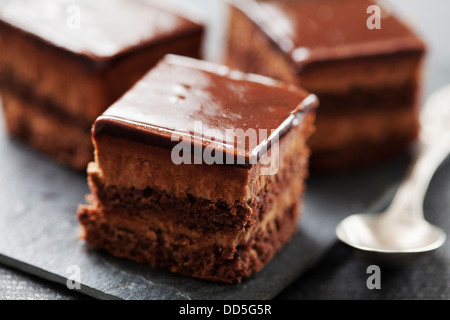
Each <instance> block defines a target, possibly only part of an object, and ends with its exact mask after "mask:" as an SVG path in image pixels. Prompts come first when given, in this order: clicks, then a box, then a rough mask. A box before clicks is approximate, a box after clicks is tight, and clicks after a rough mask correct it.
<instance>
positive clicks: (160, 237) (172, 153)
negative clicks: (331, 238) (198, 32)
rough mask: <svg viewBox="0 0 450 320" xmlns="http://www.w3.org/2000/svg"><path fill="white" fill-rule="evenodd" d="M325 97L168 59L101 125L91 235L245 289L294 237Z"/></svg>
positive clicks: (123, 251)
mask: <svg viewBox="0 0 450 320" xmlns="http://www.w3.org/2000/svg"><path fill="white" fill-rule="evenodd" d="M316 106H317V99H316V98H315V96H314V95H309V94H308V93H307V92H306V91H304V90H302V89H300V88H298V87H295V86H293V85H289V84H284V83H281V82H278V81H275V80H272V79H269V78H266V77H262V76H257V75H250V74H244V73H241V72H238V71H233V70H230V69H228V68H227V67H225V66H218V65H214V64H211V63H208V62H204V61H199V60H195V59H190V58H186V57H180V56H173V55H169V56H166V58H164V59H163V60H162V61H161V62H160V63H159V64H158V65H157V66H156V67H155V68H154V69H152V71H150V72H149V73H148V74H147V75H145V76H144V78H143V79H141V80H140V81H139V82H138V83H137V84H136V85H135V86H134V87H133V88H132V89H131V90H130V91H129V92H128V93H126V94H125V95H124V96H123V97H122V98H121V99H119V100H118V101H117V102H116V103H115V104H113V105H112V106H111V107H110V108H108V109H107V110H106V111H105V113H104V114H103V115H102V116H100V117H99V118H98V119H97V120H96V122H95V125H94V129H93V141H94V145H95V155H96V157H95V162H92V163H90V165H89V167H88V180H89V185H90V188H91V191H92V194H91V195H90V196H88V201H89V204H88V205H81V206H80V208H79V211H78V217H79V220H80V222H81V225H82V227H83V230H84V238H85V239H86V241H87V242H88V243H89V244H90V245H92V246H93V247H95V248H100V249H105V250H107V251H109V252H110V253H112V254H113V255H115V256H117V257H124V258H128V259H131V260H134V261H137V262H142V263H147V264H149V265H150V266H153V267H163V268H168V269H170V270H171V271H172V272H176V273H181V274H185V275H189V276H193V277H197V278H202V279H209V280H213V281H223V282H229V283H234V282H240V281H241V280H242V279H243V278H246V277H249V276H250V275H252V274H253V273H255V272H257V271H258V270H260V269H261V268H262V267H263V266H264V265H265V264H266V263H267V262H268V261H269V260H270V259H271V258H272V257H273V256H274V255H275V253H276V252H277V251H278V250H280V248H281V247H282V246H283V244H284V243H285V242H287V241H288V240H289V239H290V238H291V236H292V235H293V234H294V232H295V231H296V225H297V220H298V217H299V213H300V207H301V196H302V194H303V191H304V188H305V184H304V179H305V177H306V175H307V164H308V156H309V149H308V147H307V139H308V137H309V136H310V134H311V133H312V130H313V121H314V118H315V107H316Z"/></svg>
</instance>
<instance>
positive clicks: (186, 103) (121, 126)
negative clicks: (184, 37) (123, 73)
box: [93, 55, 317, 164]
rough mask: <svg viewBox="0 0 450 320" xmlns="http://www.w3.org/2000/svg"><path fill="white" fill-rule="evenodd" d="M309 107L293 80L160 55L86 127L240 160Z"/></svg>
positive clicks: (311, 100)
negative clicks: (189, 146) (213, 150)
mask: <svg viewBox="0 0 450 320" xmlns="http://www.w3.org/2000/svg"><path fill="white" fill-rule="evenodd" d="M316 106H317V99H316V97H315V96H314V95H309V94H308V93H307V92H305V91H304V90H302V89H300V88H298V87H295V86H293V85H289V84H285V83H281V82H278V81H275V80H273V79H270V78H266V77H262V76H258V75H251V74H244V73H241V72H238V71H234V70H230V69H228V68H227V67H225V66H219V65H215V64H212V63H208V62H205V61H200V60H195V59H191V58H185V57H180V56H174V55H167V56H166V57H165V58H164V59H163V60H162V61H161V62H160V63H159V64H158V65H157V66H156V67H155V68H154V69H153V70H151V71H150V72H149V73H148V74H147V75H146V76H144V78H143V79H141V80H140V81H139V82H138V83H137V84H136V85H135V86H134V87H133V88H132V89H131V90H130V91H129V92H128V93H126V94H125V95H124V96H123V97H122V98H121V99H120V100H119V101H117V102H116V103H115V104H113V105H112V106H111V107H110V108H109V109H108V110H106V111H105V113H104V114H103V115H102V116H100V117H99V118H98V119H97V121H96V122H95V124H94V129H93V131H94V137H96V136H98V135H99V134H102V133H103V134H109V135H115V136H119V137H121V136H122V137H125V138H128V139H132V140H138V141H141V142H147V143H151V144H157V145H159V146H162V147H168V148H171V147H173V146H174V145H175V144H177V143H178V142H179V140H178V139H177V137H183V138H187V139H190V140H186V139H185V140H184V141H188V142H189V141H190V143H191V144H192V145H194V146H196V145H197V146H201V147H202V148H206V147H207V146H210V147H211V148H217V150H219V149H220V150H221V151H222V152H223V153H224V154H230V153H231V154H233V155H234V156H235V157H237V158H239V159H245V162H246V163H247V164H248V163H249V162H251V161H252V160H253V161H255V160H257V159H259V158H260V157H261V156H262V155H263V154H264V152H265V151H266V150H265V149H264V147H265V146H267V148H269V147H270V144H271V143H272V141H275V139H276V138H277V137H281V136H282V135H283V134H284V133H285V132H287V130H289V129H290V128H291V127H292V126H293V125H296V123H298V122H299V121H301V115H302V114H303V111H307V110H310V109H311V108H315V107H316ZM246 133H247V137H250V138H247V137H246V136H245V134H246ZM243 139H253V140H251V141H247V143H244V140H243ZM260 151H261V152H260Z"/></svg>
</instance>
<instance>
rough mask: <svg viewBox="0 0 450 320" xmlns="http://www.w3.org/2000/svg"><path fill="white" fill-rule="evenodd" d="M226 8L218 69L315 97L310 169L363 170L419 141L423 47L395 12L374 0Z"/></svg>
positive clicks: (243, 0) (249, 2) (267, 2)
mask: <svg viewBox="0 0 450 320" xmlns="http://www.w3.org/2000/svg"><path fill="white" fill-rule="evenodd" d="M228 3H229V7H230V20H229V31H228V40H227V49H226V51H227V52H226V62H225V63H226V64H227V65H229V66H230V67H232V68H237V69H240V70H243V71H245V72H254V73H258V74H262V75H267V76H270V77H273V78H277V79H280V80H283V81H286V82H290V83H293V84H296V85H300V86H302V87H303V88H305V89H306V90H308V91H309V92H312V93H314V94H316V95H317V96H318V97H319V100H320V108H319V109H318V113H317V121H316V127H317V130H316V133H315V134H314V135H313V136H312V138H311V141H310V146H311V150H312V155H311V159H310V162H311V170H312V171H314V172H330V171H338V170H343V169H344V170H349V169H355V168H360V169H361V168H367V167H368V166H369V165H374V164H376V163H380V162H382V161H385V160H387V159H392V158H393V157H394V156H396V155H399V154H401V153H404V152H405V151H406V150H407V149H408V147H409V146H410V144H411V143H412V142H413V141H414V140H415V139H416V137H417V135H418V130H419V123H418V102H419V100H420V99H419V98H420V97H419V94H420V87H421V71H422V62H423V59H424V54H425V44H424V43H423V41H422V40H421V39H420V38H419V37H418V36H417V35H416V34H414V33H413V31H412V30H411V28H410V27H409V26H407V25H406V24H405V23H404V22H402V21H400V20H399V19H398V18H397V17H396V16H395V15H394V14H393V12H389V11H388V10H386V9H384V8H383V7H381V6H380V5H379V4H378V3H377V2H375V1H371V0H339V1H336V0H278V1H275V0H239V1H238V0H236V1H234V0H228ZM374 19H378V23H379V24H375V23H374V21H375V22H376V20H374ZM378 27H379V28H378Z"/></svg>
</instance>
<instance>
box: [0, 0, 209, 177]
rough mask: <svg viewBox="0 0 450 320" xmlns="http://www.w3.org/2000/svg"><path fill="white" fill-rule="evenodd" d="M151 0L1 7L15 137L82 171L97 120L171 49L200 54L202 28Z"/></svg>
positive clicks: (7, 98) (2, 70) (1, 73)
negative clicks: (92, 130)
mask: <svg viewBox="0 0 450 320" xmlns="http://www.w3.org/2000/svg"><path fill="white" fill-rule="evenodd" d="M179 11H180V10H178V9H177V10H175V9H174V8H171V7H168V6H167V4H165V3H164V1H154V0H96V1H90V0H76V1H73V0H70V1H69V0H42V1H34V0H11V1H6V2H3V4H1V5H0V92H1V96H2V101H3V109H4V116H5V119H6V125H7V129H8V131H9V132H10V133H11V135H13V136H15V137H18V138H20V139H22V140H24V141H26V142H27V143H29V144H30V145H31V146H33V147H35V148H36V149H38V150H40V151H42V152H44V153H46V154H48V155H50V156H52V157H54V158H56V159H57V160H59V161H60V162H62V163H64V164H66V165H68V166H70V167H72V168H74V169H77V170H83V171H84V170H86V166H87V164H88V162H90V161H92V159H93V147H92V143H91V139H90V136H91V135H90V130H91V126H92V124H93V122H94V121H95V119H96V118H97V117H98V116H99V115H100V114H101V113H102V112H103V111H105V110H106V108H107V107H108V106H110V105H111V104H112V103H113V102H114V101H115V100H116V99H117V98H119V97H120V96H121V95H122V94H123V93H124V92H125V91H126V90H128V89H129V88H130V87H131V86H132V85H133V84H134V83H135V82H136V81H137V80H138V79H139V78H140V77H142V76H143V75H144V74H145V73H146V72H148V70H150V68H151V67H152V66H154V65H155V64H156V62H157V61H158V60H159V59H161V58H162V57H163V56H164V55H165V54H166V53H176V54H180V55H187V56H192V57H199V56H200V50H201V40H202V35H203V31H204V27H203V25H202V23H201V22H199V21H198V19H197V18H196V17H194V16H192V17H191V15H190V14H189V15H188V14H187V13H183V14H180V13H179Z"/></svg>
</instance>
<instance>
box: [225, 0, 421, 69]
mask: <svg viewBox="0 0 450 320" xmlns="http://www.w3.org/2000/svg"><path fill="white" fill-rule="evenodd" d="M227 1H228V2H230V4H232V5H233V6H235V7H236V8H238V9H239V10H241V11H242V12H244V14H246V15H247V16H248V17H249V18H250V19H251V20H252V21H254V23H256V24H257V25H258V26H259V28H260V29H261V30H262V31H263V32H264V33H265V34H266V35H267V36H268V37H269V38H270V39H271V40H272V41H273V42H274V43H275V44H276V45H277V46H278V47H279V48H280V50H281V51H283V52H284V53H285V54H287V55H288V57H289V58H290V60H291V62H292V64H293V65H294V66H295V67H297V68H298V69H299V70H301V68H302V67H304V66H306V65H308V64H310V63H314V62H318V61H327V60H337V59H346V58H354V57H364V56H369V55H377V54H391V53H395V52H401V51H419V52H422V51H424V50H425V46H424V44H423V42H422V41H421V40H420V39H419V38H418V37H417V36H416V35H415V34H414V33H413V32H412V31H411V30H410V28H409V27H408V26H406V25H405V24H404V23H402V22H401V21H399V20H398V19H397V18H396V17H394V16H393V15H392V14H390V13H389V12H388V11H387V10H384V9H383V8H382V14H381V18H382V19H381V29H369V28H368V27H367V19H368V18H369V17H370V15H371V14H370V13H367V8H368V7H369V6H370V5H373V4H377V3H376V2H374V1H371V0H227Z"/></svg>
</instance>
